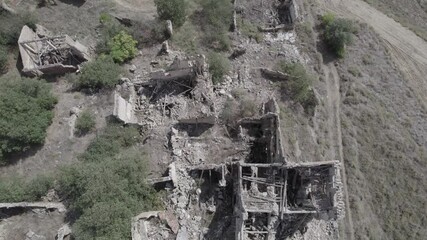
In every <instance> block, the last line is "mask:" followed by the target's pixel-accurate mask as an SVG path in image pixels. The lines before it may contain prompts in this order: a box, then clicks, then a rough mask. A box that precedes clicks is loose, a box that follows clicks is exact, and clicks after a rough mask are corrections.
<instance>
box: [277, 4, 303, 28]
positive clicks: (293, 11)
mask: <svg viewBox="0 0 427 240" xmlns="http://www.w3.org/2000/svg"><path fill="white" fill-rule="evenodd" d="M278 13H279V19H280V21H281V22H282V23H283V24H286V25H294V24H295V23H296V21H297V17H298V12H297V7H296V4H295V2H294V0H281V3H280V5H279V7H278Z"/></svg>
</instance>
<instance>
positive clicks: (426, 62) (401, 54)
mask: <svg viewBox="0 0 427 240" xmlns="http://www.w3.org/2000/svg"><path fill="white" fill-rule="evenodd" d="M318 2H319V3H320V6H321V7H322V8H323V9H325V10H326V11H331V12H334V13H336V14H338V15H341V16H343V17H346V18H353V19H356V20H359V21H360V22H365V23H367V24H368V25H370V26H371V27H372V28H373V29H374V31H375V32H377V33H378V34H379V36H380V37H381V38H382V39H383V40H384V43H385V45H386V47H387V49H388V50H389V52H390V55H391V57H392V59H393V61H394V63H395V64H396V65H397V67H398V68H399V69H400V70H401V71H402V72H403V74H404V75H405V78H406V80H407V81H408V85H409V86H410V87H411V89H412V90H413V91H414V93H415V94H416V97H417V99H418V101H419V102H420V103H421V104H422V106H423V107H424V109H427V94H425V92H426V91H427V80H426V79H427V78H426V76H427V43H426V42H425V41H424V40H423V39H421V38H419V37H418V36H417V35H415V34H414V33H413V32H411V31H410V30H408V29H406V28H405V27H403V26H402V25H400V24H399V23H397V22H396V21H394V20H393V19H391V18H389V17H387V16H386V15H385V14H383V13H381V12H379V11H378V10H376V9H375V8H373V7H372V6H370V5H369V4H367V3H365V2H363V1H360V0H318ZM323 71H324V73H325V79H326V87H327V91H328V102H327V104H328V109H329V111H330V116H331V117H330V119H329V122H328V124H329V125H330V127H331V128H330V129H334V128H336V129H337V131H335V132H333V133H330V134H329V136H328V137H330V138H331V139H330V141H331V143H333V144H334V147H333V149H332V151H338V152H335V154H336V155H335V157H336V159H339V160H340V161H341V163H342V175H341V176H342V179H343V183H344V189H343V190H344V194H345V204H346V217H345V219H344V220H345V226H344V229H345V230H344V233H345V237H344V236H341V237H344V238H345V239H354V228H353V222H352V217H351V211H350V205H349V197H348V190H347V184H346V183H345V182H346V179H347V178H346V171H345V165H344V160H343V150H342V140H341V121H340V120H341V119H340V109H339V108H340V92H339V84H340V83H339V81H340V79H339V76H338V73H337V70H336V68H335V66H334V65H333V64H332V63H330V64H327V65H324V66H323Z"/></svg>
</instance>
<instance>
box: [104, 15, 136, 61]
mask: <svg viewBox="0 0 427 240" xmlns="http://www.w3.org/2000/svg"><path fill="white" fill-rule="evenodd" d="M99 22H100V23H101V26H100V28H101V37H100V40H99V42H98V44H97V46H96V51H97V53H98V54H100V55H102V54H105V55H110V56H111V58H112V59H113V60H114V62H116V63H123V62H125V61H128V60H131V59H132V58H134V57H135V56H136V53H137V52H138V49H137V48H136V46H137V45H138V41H136V40H135V39H134V37H133V36H132V35H131V34H130V32H132V30H131V29H129V28H127V27H125V26H123V25H122V24H120V23H119V22H118V21H117V20H116V19H114V18H113V17H111V16H110V15H108V14H106V13H102V14H101V16H100V17H99ZM137 35H138V36H139V34H137Z"/></svg>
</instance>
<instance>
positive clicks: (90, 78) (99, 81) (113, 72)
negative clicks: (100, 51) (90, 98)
mask: <svg viewBox="0 0 427 240" xmlns="http://www.w3.org/2000/svg"><path fill="white" fill-rule="evenodd" d="M120 72H121V68H120V66H119V65H117V64H116V63H114V61H113V59H112V58H111V57H109V56H105V55H104V56H100V57H98V58H97V59H96V60H94V61H92V62H88V63H87V64H86V65H84V66H83V69H82V74H81V75H80V78H79V79H78V80H77V87H79V88H89V89H92V90H98V89H101V88H112V87H114V86H115V84H116V83H117V82H118V80H119V75H120Z"/></svg>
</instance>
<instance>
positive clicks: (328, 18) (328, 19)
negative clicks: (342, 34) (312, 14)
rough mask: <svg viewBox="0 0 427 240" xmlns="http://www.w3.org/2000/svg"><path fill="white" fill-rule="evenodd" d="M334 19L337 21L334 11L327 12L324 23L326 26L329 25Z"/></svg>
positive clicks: (323, 18) (323, 19)
mask: <svg viewBox="0 0 427 240" xmlns="http://www.w3.org/2000/svg"><path fill="white" fill-rule="evenodd" d="M333 21H335V14H333V13H331V12H328V13H325V14H324V15H323V16H322V24H323V25H324V26H328V25H329V24H331V23H332V22H333Z"/></svg>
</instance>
